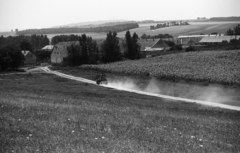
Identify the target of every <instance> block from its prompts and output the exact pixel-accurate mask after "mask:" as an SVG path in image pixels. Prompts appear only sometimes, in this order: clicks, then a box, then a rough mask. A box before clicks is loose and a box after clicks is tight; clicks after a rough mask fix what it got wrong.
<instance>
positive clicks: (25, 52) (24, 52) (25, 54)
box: [21, 50, 30, 56]
mask: <svg viewBox="0 0 240 153" xmlns="http://www.w3.org/2000/svg"><path fill="white" fill-rule="evenodd" d="M21 52H22V54H23V55H24V56H27V54H28V53H29V52H30V51H28V50H22V51H21Z"/></svg>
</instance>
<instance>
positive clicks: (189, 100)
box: [40, 67, 240, 111]
mask: <svg viewBox="0 0 240 153" xmlns="http://www.w3.org/2000/svg"><path fill="white" fill-rule="evenodd" d="M40 69H41V70H42V71H44V72H46V73H50V74H55V75H57V76H60V77H64V78H67V79H71V80H76V81H81V82H85V83H89V84H93V85H96V86H97V84H96V82H95V81H92V80H88V79H84V78H80V77H74V76H71V75H67V74H64V73H60V72H57V71H52V70H50V69H49V68H48V67H40ZM100 86H103V87H106V88H112V89H116V90H122V91H127V92H132V93H137V94H142V95H148V96H154V97H159V98H164V99H170V100H174V101H184V102H190V103H198V104H202V105H208V106H212V107H220V108H225V109H231V110H237V111H240V107H237V106H231V105H226V104H220V103H214V102H208V101H200V100H194V99H187V98H181V97H173V96H167V95H161V94H156V93H149V92H144V91H139V90H132V89H127V88H117V87H115V86H109V85H100Z"/></svg>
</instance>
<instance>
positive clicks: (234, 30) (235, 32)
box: [226, 24, 240, 36]
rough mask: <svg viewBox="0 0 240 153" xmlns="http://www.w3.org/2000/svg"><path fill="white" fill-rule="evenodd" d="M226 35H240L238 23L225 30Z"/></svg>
mask: <svg viewBox="0 0 240 153" xmlns="http://www.w3.org/2000/svg"><path fill="white" fill-rule="evenodd" d="M226 35H230V36H231V35H235V36H236V35H240V24H238V25H237V26H236V27H234V28H230V29H228V30H227V32H226Z"/></svg>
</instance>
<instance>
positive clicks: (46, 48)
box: [41, 45, 54, 51]
mask: <svg viewBox="0 0 240 153" xmlns="http://www.w3.org/2000/svg"><path fill="white" fill-rule="evenodd" d="M53 48H54V45H46V46H45V47H43V48H42V49H41V50H44V51H53Z"/></svg>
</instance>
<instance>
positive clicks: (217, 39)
mask: <svg viewBox="0 0 240 153" xmlns="http://www.w3.org/2000/svg"><path fill="white" fill-rule="evenodd" d="M232 39H237V40H238V39H240V36H208V37H204V38H202V40H200V43H201V44H220V43H222V42H223V41H227V42H230V41H231V40H232Z"/></svg>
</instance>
